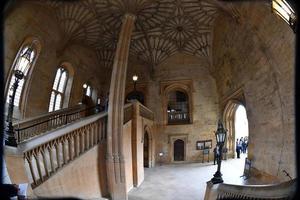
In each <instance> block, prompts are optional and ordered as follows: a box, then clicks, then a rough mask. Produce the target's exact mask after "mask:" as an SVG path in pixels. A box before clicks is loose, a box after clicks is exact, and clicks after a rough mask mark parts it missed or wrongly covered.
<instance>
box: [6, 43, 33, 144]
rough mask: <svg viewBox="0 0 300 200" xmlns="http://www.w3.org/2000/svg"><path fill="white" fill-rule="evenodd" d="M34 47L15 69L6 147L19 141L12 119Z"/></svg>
mask: <svg viewBox="0 0 300 200" xmlns="http://www.w3.org/2000/svg"><path fill="white" fill-rule="evenodd" d="M32 52H33V49H32V47H31V46H30V47H27V49H26V50H25V52H24V53H22V54H21V56H20V57H19V58H18V60H17V63H16V65H15V69H14V72H13V73H14V75H13V76H14V80H11V81H14V83H13V84H12V87H11V88H10V90H11V91H12V93H11V94H10V95H9V104H8V114H7V118H6V122H7V126H6V128H5V145H9V146H17V141H16V138H15V132H14V128H13V125H12V118H13V112H14V101H15V96H16V91H17V89H18V86H19V82H20V80H22V79H23V78H24V75H25V74H26V73H27V71H28V69H29V67H30V65H31V63H32Z"/></svg>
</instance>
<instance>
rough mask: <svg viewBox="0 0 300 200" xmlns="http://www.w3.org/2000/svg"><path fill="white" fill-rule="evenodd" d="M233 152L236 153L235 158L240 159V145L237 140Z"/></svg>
mask: <svg viewBox="0 0 300 200" xmlns="http://www.w3.org/2000/svg"><path fill="white" fill-rule="evenodd" d="M235 151H236V155H237V158H240V153H241V151H240V143H239V139H238V138H237V139H236V144H235Z"/></svg>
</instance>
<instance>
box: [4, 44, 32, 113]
mask: <svg viewBox="0 0 300 200" xmlns="http://www.w3.org/2000/svg"><path fill="white" fill-rule="evenodd" d="M35 59H36V50H35V49H34V48H33V47H32V45H30V46H29V45H25V46H24V47H22V49H21V50H20V51H19V53H18V55H17V58H16V62H15V65H14V68H13V71H16V70H19V71H21V72H22V73H23V74H24V77H23V78H22V79H21V80H20V81H19V85H18V87H17V90H16V94H15V99H14V102H13V103H14V105H15V106H17V107H19V105H20V100H21V97H22V91H23V88H24V83H25V82H26V80H27V79H28V72H29V70H30V68H31V67H32V65H33V63H34V61H35ZM15 79H16V77H15V74H14V73H13V74H12V76H11V78H10V81H9V88H8V92H7V96H6V102H7V103H9V101H10V98H9V96H10V95H12V92H13V90H12V87H13V84H14V82H15Z"/></svg>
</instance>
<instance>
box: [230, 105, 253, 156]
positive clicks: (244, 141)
mask: <svg viewBox="0 0 300 200" xmlns="http://www.w3.org/2000/svg"><path fill="white" fill-rule="evenodd" d="M234 122H235V123H234V128H235V141H236V142H235V148H236V154H237V157H238V158H239V157H240V156H239V155H238V154H239V153H238V151H239V152H240V155H247V152H248V151H247V148H248V136H249V127H248V118H247V113H246V109H245V107H244V106H243V105H239V106H238V107H237V109H236V111H235V120H234Z"/></svg>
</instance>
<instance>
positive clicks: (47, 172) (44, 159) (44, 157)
mask: <svg viewBox="0 0 300 200" xmlns="http://www.w3.org/2000/svg"><path fill="white" fill-rule="evenodd" d="M41 154H42V157H43V162H44V163H43V164H44V168H45V172H46V176H47V177H49V176H50V174H49V171H48V162H47V158H46V155H45V152H44V151H42V152H41Z"/></svg>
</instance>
